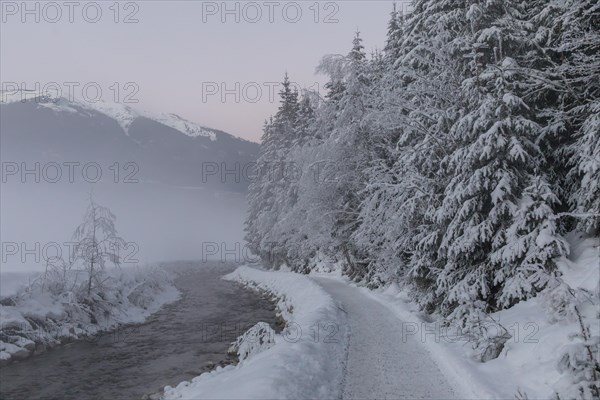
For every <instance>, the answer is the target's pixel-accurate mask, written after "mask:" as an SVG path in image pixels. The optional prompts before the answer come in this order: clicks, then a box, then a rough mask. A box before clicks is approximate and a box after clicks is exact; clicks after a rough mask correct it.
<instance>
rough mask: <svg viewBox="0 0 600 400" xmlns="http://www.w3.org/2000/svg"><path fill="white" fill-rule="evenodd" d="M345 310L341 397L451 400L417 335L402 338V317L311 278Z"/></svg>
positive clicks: (337, 285)
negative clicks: (345, 354)
mask: <svg viewBox="0 0 600 400" xmlns="http://www.w3.org/2000/svg"><path fill="white" fill-rule="evenodd" d="M313 279H314V280H315V281H316V282H317V283H318V284H319V285H321V286H322V287H323V289H325V290H326V291H327V292H328V293H329V294H330V295H331V296H332V297H333V298H334V299H335V300H336V301H338V302H340V303H341V307H342V308H343V310H344V311H345V312H346V313H347V315H348V333H349V343H348V359H347V362H346V365H345V367H344V368H345V373H344V382H343V388H342V398H343V399H453V398H456V395H455V393H454V391H453V390H452V388H451V386H450V385H449V384H448V382H447V381H446V379H445V378H444V377H443V375H442V373H441V371H440V370H439V368H438V367H437V365H436V364H435V363H434V362H433V361H432V359H431V356H430V355H429V353H428V352H427V350H425V349H424V348H423V346H422V344H421V343H420V342H419V340H420V339H419V335H414V336H408V338H407V340H406V342H405V343H403V340H402V321H401V320H399V319H398V317H396V316H395V315H394V314H393V313H392V312H391V311H390V310H389V309H387V308H386V307H385V306H383V305H381V304H379V303H378V302H376V301H375V300H373V299H371V298H369V297H367V296H365V295H364V294H363V293H361V291H360V290H359V289H357V288H355V287H351V286H348V285H346V284H345V283H343V282H340V281H336V280H333V279H328V278H313Z"/></svg>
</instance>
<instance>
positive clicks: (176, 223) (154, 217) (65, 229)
mask: <svg viewBox="0 0 600 400" xmlns="http://www.w3.org/2000/svg"><path fill="white" fill-rule="evenodd" d="M90 193H91V194H92V195H93V198H94V201H96V202H97V203H99V204H101V205H103V206H106V207H108V208H110V209H111V210H112V211H113V213H114V214H115V215H116V217H117V222H116V227H117V229H118V232H119V234H120V236H121V237H123V238H124V239H125V241H127V242H129V243H130V246H129V247H128V248H127V249H125V250H122V253H121V256H122V257H123V258H124V259H125V260H124V261H125V263H128V264H131V263H135V261H136V260H139V263H140V264H143V263H155V262H161V261H167V260H186V259H190V260H191V259H194V260H200V259H202V258H210V259H220V258H221V254H220V253H221V248H223V251H225V250H226V249H229V250H235V249H236V246H237V247H238V248H239V249H240V250H237V251H235V254H234V252H233V251H230V252H229V253H227V254H228V255H227V260H228V261H238V260H236V259H235V258H240V257H242V251H241V249H242V248H243V246H244V244H243V243H242V241H243V221H244V217H245V213H246V200H245V196H244V194H240V193H219V192H215V191H212V190H210V191H209V190H206V189H202V188H191V187H177V186H169V185H165V184H149V183H132V184H126V183H119V184H113V183H109V184H107V183H96V184H82V183H79V184H68V183H59V184H49V183H40V184H35V183H33V184H32V183H20V182H14V183H7V184H3V185H2V191H1V201H2V211H1V218H2V225H1V235H2V243H3V254H2V265H1V271H2V272H3V273H5V272H20V271H32V270H37V271H41V270H43V268H44V262H43V260H42V258H43V255H44V254H48V255H52V254H54V252H55V248H56V247H55V246H54V245H53V244H54V243H58V244H60V248H61V249H62V250H63V251H64V253H65V254H66V253H67V252H68V245H64V243H68V242H70V241H71V235H72V233H73V231H74V229H75V228H76V227H77V225H78V224H79V223H80V222H81V218H82V216H83V214H84V212H85V209H86V206H87V203H88V199H89V196H90ZM223 243H225V245H224V246H223ZM12 244H15V245H16V246H17V250H16V254H13V253H15V249H14V247H11V246H12ZM215 245H216V246H218V247H215ZM36 246H39V250H35V249H36ZM44 248H45V249H46V250H44ZM40 255H41V256H40ZM63 255H64V254H63ZM36 258H38V259H37V260H36Z"/></svg>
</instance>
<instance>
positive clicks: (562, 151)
mask: <svg viewBox="0 0 600 400" xmlns="http://www.w3.org/2000/svg"><path fill="white" fill-rule="evenodd" d="M529 13H530V14H531V17H530V22H531V26H532V29H534V35H533V37H532V40H531V42H532V43H533V44H535V47H534V48H533V49H532V50H531V51H530V53H529V54H528V57H527V60H528V61H529V62H528V65H529V66H530V67H533V69H532V70H531V74H530V82H528V88H529V89H528V92H529V93H528V97H529V98H530V99H531V100H530V101H533V102H535V103H536V104H538V105H539V107H540V111H539V113H538V115H539V117H540V119H541V120H542V121H544V128H543V130H542V135H541V137H540V145H541V146H542V149H543V151H544V153H545V154H546V157H547V160H548V163H547V164H546V166H545V169H546V170H548V171H550V172H551V175H550V178H551V183H552V184H553V188H554V190H555V192H556V193H557V194H558V195H559V198H560V200H561V202H562V206H561V207H560V211H563V212H567V211H569V212H571V211H575V212H576V214H578V215H577V218H576V220H575V222H576V223H577V227H578V228H579V229H580V230H582V231H587V232H588V233H592V234H596V235H597V234H599V233H600V231H599V229H600V217H598V216H597V215H595V214H598V212H599V211H600V200H599V199H600V192H599V191H598V186H599V182H600V180H599V179H600V178H599V172H598V171H599V168H598V165H599V157H600V150H599V148H598V143H599V141H600V134H599V132H600V119H599V117H598V115H599V114H600V79H599V78H600V57H599V56H598V54H599V53H600V7H599V6H598V4H597V2H596V1H594V0H567V1H548V0H539V1H535V2H532V3H531V5H530V10H529ZM567 222H569V220H568V219H565V218H563V219H562V220H561V223H562V224H563V225H565V226H564V227H563V230H569V229H572V227H573V225H572V224H568V223H567Z"/></svg>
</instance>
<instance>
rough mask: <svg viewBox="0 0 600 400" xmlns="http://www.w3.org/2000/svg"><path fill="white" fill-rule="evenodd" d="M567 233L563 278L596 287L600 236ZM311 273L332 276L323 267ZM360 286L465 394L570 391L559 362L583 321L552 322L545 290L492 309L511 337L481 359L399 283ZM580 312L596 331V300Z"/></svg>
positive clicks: (538, 395)
mask: <svg viewBox="0 0 600 400" xmlns="http://www.w3.org/2000/svg"><path fill="white" fill-rule="evenodd" d="M567 239H568V241H569V243H570V246H571V255H570V257H569V259H562V260H560V262H559V266H560V268H561V272H562V273H563V278H564V280H565V281H567V283H569V284H570V285H571V286H572V287H578V288H584V289H588V290H590V291H594V290H596V291H597V290H598V285H599V284H600V283H599V282H600V276H599V275H600V250H599V240H598V239H597V238H596V239H585V238H583V237H581V236H577V235H576V234H571V235H569V236H568V237H567ZM313 275H317V276H318V275H321V276H332V274H324V273H317V274H313ZM333 275H334V276H335V279H336V280H338V281H343V282H345V283H346V284H347V285H350V286H355V287H357V285H356V284H354V283H351V282H349V281H348V280H347V279H346V278H342V277H340V276H339V273H334V274H333ZM329 279H332V278H329ZM357 290H360V291H361V292H362V293H363V294H364V295H365V296H368V297H369V298H371V299H373V300H375V301H377V302H379V303H380V304H382V305H384V306H386V307H387V308H388V309H389V310H391V311H392V312H394V313H395V314H396V316H397V317H398V319H399V320H401V321H405V322H404V323H403V326H402V328H401V332H399V337H400V339H399V340H402V341H405V340H406V341H409V340H411V339H413V338H414V339H416V340H418V341H419V342H421V343H422V344H424V346H425V348H427V349H428V350H429V352H430V354H431V355H432V356H433V358H434V360H435V361H436V363H437V365H438V366H439V368H440V370H441V371H442V372H443V373H444V375H445V376H446V378H447V379H448V381H449V382H450V383H451V384H452V386H454V387H456V388H460V389H459V390H460V391H461V392H462V393H461V394H462V396H461V397H464V398H470V399H507V398H515V395H517V394H518V393H519V392H520V393H522V394H526V395H527V397H528V398H529V399H549V398H554V395H555V393H559V394H561V393H568V392H569V387H570V386H571V384H572V382H571V377H570V376H568V375H564V374H561V373H560V372H559V370H558V368H557V365H558V361H559V359H560V357H561V355H562V354H563V353H564V352H565V350H566V347H567V346H568V345H569V344H570V343H572V342H571V340H570V336H571V335H572V334H575V333H578V332H579V326H578V323H577V322H576V321H573V322H559V323H552V322H550V321H549V320H548V317H547V315H546V312H545V309H544V304H543V302H544V299H543V297H542V296H538V297H536V298H533V299H531V300H529V301H524V302H521V303H518V304H517V305H515V306H514V307H512V308H510V309H507V310H503V311H500V312H497V313H495V314H493V315H492V317H493V318H494V319H495V320H496V321H497V322H499V323H500V324H501V325H502V326H504V327H505V328H506V329H507V330H508V331H509V333H510V334H511V335H512V338H511V339H510V340H509V341H508V342H507V343H506V346H505V348H504V349H503V351H502V353H501V354H500V356H499V357H498V358H496V359H494V360H491V361H488V362H486V363H480V362H477V361H475V360H473V359H472V358H471V357H470V353H471V351H472V343H470V342H469V340H468V339H467V338H465V337H464V336H461V335H460V334H457V333H458V329H454V328H453V327H449V328H444V327H443V326H442V325H441V324H440V323H439V322H437V321H431V318H430V317H428V316H426V315H423V314H422V313H420V312H419V310H418V309H417V307H416V306H415V305H414V303H411V301H410V299H409V297H408V295H407V293H405V292H404V291H402V290H400V289H399V287H398V286H397V285H391V286H388V287H387V288H385V289H381V290H376V291H372V290H368V289H367V288H364V287H360V288H359V287H357ZM596 293H597V292H596ZM582 314H583V315H584V317H586V320H585V322H586V323H587V324H589V325H590V328H591V334H592V336H599V335H600V326H599V325H600V323H599V321H598V305H597V304H592V303H590V304H588V305H587V306H586V307H585V308H584V309H583V310H582Z"/></svg>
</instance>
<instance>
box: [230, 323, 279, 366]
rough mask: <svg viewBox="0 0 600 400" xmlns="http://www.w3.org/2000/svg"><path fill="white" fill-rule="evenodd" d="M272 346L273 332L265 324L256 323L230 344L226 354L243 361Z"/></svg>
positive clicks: (273, 340)
mask: <svg viewBox="0 0 600 400" xmlns="http://www.w3.org/2000/svg"><path fill="white" fill-rule="evenodd" d="M274 345H275V331H274V330H273V329H272V328H271V327H270V326H269V324H267V323H266V322H258V323H257V324H256V325H254V326H253V327H252V328H250V329H248V330H247V331H246V332H244V333H243V334H242V335H241V336H239V337H238V338H237V339H236V341H235V342H233V343H232V344H231V347H230V348H229V350H228V353H231V354H236V355H237V356H238V357H239V359H240V361H244V360H247V359H249V358H251V357H253V356H255V355H256V354H258V353H261V352H263V351H265V350H268V349H270V348H271V347H273V346H274Z"/></svg>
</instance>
